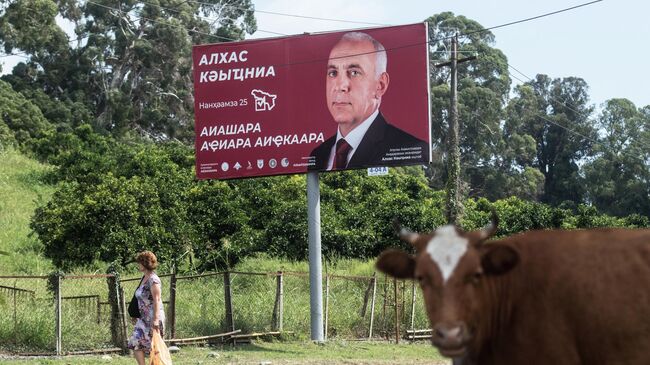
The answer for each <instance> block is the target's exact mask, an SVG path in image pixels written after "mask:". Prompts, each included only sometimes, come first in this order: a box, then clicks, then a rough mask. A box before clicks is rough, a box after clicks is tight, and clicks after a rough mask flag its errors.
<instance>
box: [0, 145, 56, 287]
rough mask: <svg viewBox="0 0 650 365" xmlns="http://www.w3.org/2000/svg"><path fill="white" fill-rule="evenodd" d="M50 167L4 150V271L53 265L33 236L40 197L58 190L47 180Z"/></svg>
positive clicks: (0, 212)
mask: <svg viewBox="0 0 650 365" xmlns="http://www.w3.org/2000/svg"><path fill="white" fill-rule="evenodd" d="M48 169H50V167H48V166H45V165H43V164H40V163H38V162H37V161H35V160H33V159H30V158H28V157H25V156H24V155H22V154H20V153H19V152H17V151H14V150H4V151H0V251H4V252H6V253H8V255H4V254H3V255H0V275H3V274H9V273H11V274H19V273H22V274H43V273H47V272H49V271H51V270H52V269H53V267H52V264H51V263H50V262H49V261H48V260H46V259H45V258H43V257H42V255H41V254H40V252H41V247H42V246H41V244H40V242H39V241H38V239H37V238H36V237H35V236H30V229H29V221H30V219H31V217H32V214H33V213H34V209H35V208H36V205H37V202H38V201H47V200H48V199H49V197H50V195H51V194H52V192H53V191H54V188H53V187H52V186H49V185H47V184H45V183H44V182H43V177H44V174H45V173H46V172H47V171H48Z"/></svg>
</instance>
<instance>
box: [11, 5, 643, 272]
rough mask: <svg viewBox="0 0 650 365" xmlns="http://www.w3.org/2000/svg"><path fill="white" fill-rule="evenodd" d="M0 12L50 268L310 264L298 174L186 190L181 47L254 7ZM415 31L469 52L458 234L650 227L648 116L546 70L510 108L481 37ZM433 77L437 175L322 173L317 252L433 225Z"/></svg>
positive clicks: (451, 29) (36, 224) (490, 38)
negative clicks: (152, 254)
mask: <svg viewBox="0 0 650 365" xmlns="http://www.w3.org/2000/svg"><path fill="white" fill-rule="evenodd" d="M0 5H1V6H0V45H2V47H3V48H4V50H5V51H6V52H10V51H22V52H24V54H25V55H26V61H25V62H23V63H20V64H18V65H17V66H16V67H15V68H14V69H13V70H12V73H11V74H8V75H4V76H3V77H2V80H3V81H0V150H5V149H6V148H7V147H9V146H17V147H18V148H19V149H20V150H21V151H23V152H24V153H25V154H27V155H30V156H34V157H36V158H37V159H39V160H40V161H42V162H44V163H47V164H50V165H51V166H53V168H52V169H49V170H48V171H47V173H44V174H42V176H41V178H42V179H40V180H39V181H40V182H44V181H46V182H48V183H50V184H52V186H54V189H55V192H54V194H53V195H52V197H51V199H49V200H47V199H44V200H41V201H39V203H38V208H37V209H36V211H35V213H34V215H33V218H32V220H31V229H32V230H33V232H34V233H36V235H35V236H34V237H38V239H39V240H40V242H41V243H42V247H40V249H42V252H43V253H44V254H45V255H46V256H47V257H48V258H50V259H52V260H53V262H54V264H55V265H56V266H58V267H60V268H64V269H72V268H75V267H84V266H87V265H95V264H96V263H98V262H103V263H105V262H115V263H116V264H118V265H125V264H126V263H128V262H129V261H130V260H131V258H132V255H133V253H134V252H136V251H138V250H141V249H143V248H151V249H153V250H155V251H156V252H157V253H159V255H160V256H161V257H162V258H163V259H165V260H168V261H171V260H180V259H181V258H182V260H183V261H182V262H184V263H185V262H187V263H189V264H190V265H194V267H196V268H200V269H208V268H213V267H227V266H230V267H232V266H233V265H236V264H237V263H238V262H239V261H240V260H241V259H242V258H245V257H248V256H251V255H254V254H256V253H258V252H266V253H269V254H271V255H274V256H280V257H285V258H289V259H292V260H301V259H304V258H306V257H307V221H306V196H305V195H306V194H305V177H304V176H280V177H270V178H259V179H247V180H241V181H196V180H195V179H194V178H193V175H194V171H193V168H194V167H193V166H194V158H193V153H192V149H191V147H190V145H189V144H190V143H189V142H190V141H191V139H192V138H191V137H192V125H193V117H192V114H193V111H192V108H193V98H192V94H191V72H190V48H191V45H193V44H200V43H206V42H218V41H229V40H238V39H242V38H243V37H244V35H245V33H251V32H253V31H255V27H256V25H255V19H254V17H253V6H252V3H251V2H250V0H238V1H234V2H233V1H229V2H225V1H222V0H210V1H205V2H185V3H180V4H179V3H176V2H172V1H167V0H164V1H157V2H153V3H152V2H142V1H131V2H126V3H121V4H116V3H114V2H105V1H93V2H78V1H75V0H65V1H63V0H61V1H53V0H37V1H26V0H0ZM116 6H119V7H120V8H119V9H118V10H119V11H116V10H115V9H114V7H116ZM57 17H60V19H65V20H67V21H69V22H70V23H71V24H73V25H74V32H75V34H76V36H77V38H76V39H69V37H68V35H66V34H65V32H63V30H62V29H61V27H60V26H59V24H58V23H57V22H56V21H55V19H56V18H57ZM427 21H428V22H429V23H430V25H431V31H430V33H429V34H430V35H431V43H430V51H431V52H432V53H431V55H432V57H431V58H432V60H433V62H434V63H437V62H439V61H443V60H444V59H441V57H442V55H445V56H444V57H446V53H445V52H443V51H445V50H447V49H448V42H449V39H450V38H449V37H450V36H452V35H453V34H455V33H456V32H459V33H461V34H463V33H465V34H466V35H465V36H461V42H460V51H461V52H462V53H461V54H462V55H464V56H466V55H469V54H472V53H476V54H478V56H479V57H478V58H477V59H476V60H472V61H470V62H464V63H461V64H460V66H459V70H458V74H459V82H458V90H459V114H460V123H461V141H460V144H461V145H460V148H461V153H462V158H461V159H462V161H461V162H462V164H461V167H462V171H461V178H462V181H463V184H462V189H461V190H462V192H463V194H464V196H465V197H466V199H465V202H464V205H465V212H464V215H463V217H462V220H461V224H462V225H463V226H464V227H466V228H468V229H470V228H477V227H480V226H482V225H483V224H485V223H486V222H487V221H488V219H489V211H490V209H491V207H494V208H495V209H496V210H497V212H498V213H499V215H500V217H501V218H502V225H501V227H500V230H499V232H498V234H500V235H506V234H512V233H515V232H519V231H522V230H527V229H536V228H551V227H560V228H582V227H592V226H603V225H613V226H647V225H648V217H649V216H650V106H646V107H643V108H637V107H636V106H635V105H633V104H632V103H631V102H629V101H628V100H625V99H611V100H609V101H608V102H607V103H606V104H605V105H603V109H602V110H601V111H600V112H599V113H598V114H596V112H595V106H593V105H591V104H589V95H588V85H587V84H586V82H585V81H584V80H582V79H580V78H578V77H565V78H553V77H550V76H547V75H541V74H540V75H537V76H536V78H535V79H534V80H530V81H529V82H526V83H524V84H522V85H519V86H517V87H516V88H515V89H514V92H513V94H512V95H513V97H512V98H509V97H510V92H511V79H510V74H509V71H508V63H507V58H506V55H504V54H503V53H502V52H501V51H500V50H498V49H497V48H494V47H493V45H494V44H495V40H496V39H495V36H494V35H493V34H492V33H491V32H489V31H486V30H485V29H484V28H483V27H482V25H480V24H478V23H477V22H476V21H473V20H471V19H468V18H466V17H464V16H456V15H454V14H452V13H449V12H446V13H441V14H436V15H433V16H431V17H429V18H428V19H427ZM431 70H432V74H431V105H432V109H431V110H432V137H433V142H432V144H433V145H432V149H433V155H434V161H433V163H432V164H430V165H428V166H425V168H424V169H422V168H421V167H409V168H395V169H391V173H390V175H388V176H384V177H367V176H366V174H365V172H364V171H348V172H342V173H327V174H322V175H321V200H322V204H321V223H322V246H323V253H324V255H325V256H326V257H328V258H336V257H354V258H369V257H373V256H375V255H377V254H378V253H379V252H380V251H381V250H382V249H384V248H386V247H388V246H398V245H401V243H400V242H398V241H397V240H396V238H395V235H394V233H393V229H392V224H391V222H392V221H393V219H395V218H398V219H399V220H400V221H401V222H402V224H404V225H406V226H409V227H410V228H411V229H414V230H421V231H424V230H430V229H433V228H434V227H436V226H439V225H441V224H443V223H445V220H444V218H443V217H444V212H443V209H444V206H445V205H444V200H445V194H444V192H442V188H443V187H444V185H445V181H446V177H447V175H448V174H447V171H446V167H445V165H444V163H443V162H444V160H445V155H446V139H447V122H448V121H447V118H448V112H447V107H448V99H449V87H448V82H449V69H448V68H446V67H441V68H436V67H432V68H431ZM599 212H605V213H607V214H611V216H609V215H602V214H601V213H599ZM0 248H2V247H0Z"/></svg>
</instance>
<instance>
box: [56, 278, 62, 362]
mask: <svg viewBox="0 0 650 365" xmlns="http://www.w3.org/2000/svg"><path fill="white" fill-rule="evenodd" d="M55 301H56V304H55V305H56V328H55V329H56V355H57V356H61V353H62V352H63V341H62V340H61V304H62V303H61V275H56V294H55Z"/></svg>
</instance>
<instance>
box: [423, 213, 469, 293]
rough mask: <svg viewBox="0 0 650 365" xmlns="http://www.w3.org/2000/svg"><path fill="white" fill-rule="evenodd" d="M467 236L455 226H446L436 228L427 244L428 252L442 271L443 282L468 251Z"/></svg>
mask: <svg viewBox="0 0 650 365" xmlns="http://www.w3.org/2000/svg"><path fill="white" fill-rule="evenodd" d="M468 243H469V242H468V241H467V238H464V237H461V236H459V235H458V233H457V232H456V228H455V227H454V226H451V225H449V226H444V227H440V228H438V229H437V230H436V233H435V235H434V236H433V238H432V239H431V241H429V244H428V245H427V253H429V256H431V259H432V260H433V262H435V263H436V264H437V265H438V268H440V272H442V280H443V282H447V280H449V277H450V276H451V274H452V273H453V272H454V270H455V269H456V265H458V261H460V258H461V257H463V255H465V252H467V245H468Z"/></svg>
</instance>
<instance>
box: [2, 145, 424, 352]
mask: <svg viewBox="0 0 650 365" xmlns="http://www.w3.org/2000/svg"><path fill="white" fill-rule="evenodd" d="M0 161H1V162H0V251H2V252H6V253H7V254H0V275H46V274H48V273H50V272H52V271H53V270H54V267H53V265H52V264H51V263H50V262H49V261H48V260H47V259H45V258H44V257H43V256H42V254H41V251H42V245H41V243H40V242H39V241H38V239H37V237H35V236H31V235H30V229H29V222H30V219H31V216H32V215H33V212H34V209H35V208H36V206H37V205H38V204H39V202H40V204H42V202H45V201H47V200H48V199H49V197H50V196H51V195H52V193H53V191H54V187H52V186H49V185H47V184H46V183H44V179H43V176H44V175H45V174H46V173H47V171H48V170H49V169H50V168H51V167H48V166H45V165H43V164H40V163H38V162H36V161H35V160H33V159H30V158H28V157H26V156H24V155H21V154H20V153H19V152H17V151H14V150H7V151H3V152H0ZM373 265H374V263H373V261H372V260H369V261H359V260H349V259H340V258H335V259H331V258H326V257H324V258H323V271H324V272H323V274H324V275H325V274H326V273H328V274H330V275H352V276H368V277H369V276H372V274H373V273H374V266H373ZM93 268H94V271H93V272H91V271H90V270H91V269H90V268H87V269H85V270H84V271H83V272H76V273H70V274H96V273H104V272H105V270H106V267H105V264H102V263H96V264H95V265H94V266H93ZM129 270H131V271H126V272H122V273H121V274H122V275H121V276H122V278H130V277H137V273H136V272H135V271H133V268H129ZM235 270H236V271H244V272H277V271H283V272H286V273H290V272H303V273H307V272H308V271H309V266H308V263H307V262H293V261H286V260H280V259H276V258H269V257H266V256H264V255H261V256H258V257H250V258H246V259H244V260H242V262H240V263H239V264H238V265H237V267H236V268H235ZM159 271H160V272H159V273H160V274H164V273H166V270H165V269H164V268H161V269H160V270H159ZM191 274H194V273H191ZM137 283H138V282H137V281H130V282H124V283H123V287H124V292H125V295H126V299H127V301H128V300H129V299H130V297H131V295H132V293H133V291H134V290H135V287H136V285H137ZM162 284H163V298H164V299H165V300H167V299H168V298H169V278H165V277H163V278H162ZM377 284H378V287H377V289H378V290H377V297H376V303H375V322H374V331H373V334H374V336H373V337H374V339H382V338H386V336H390V337H391V338H392V337H393V326H394V315H395V314H394V307H392V306H390V303H391V302H392V301H394V300H393V299H392V298H393V295H394V294H393V293H394V292H393V289H394V288H393V287H392V286H391V284H392V281H391V280H385V279H384V277H383V276H378V278H377ZM0 285H2V286H8V287H17V288H22V289H28V290H32V291H34V292H35V293H34V294H33V295H32V294H19V295H16V297H15V298H14V296H13V293H12V291H11V290H6V289H5V290H3V289H2V288H0V353H2V352H5V353H7V352H8V353H19V352H51V351H53V350H54V348H55V337H54V332H55V330H54V318H55V314H54V312H55V311H54V303H53V301H52V296H53V294H52V293H51V292H49V291H48V290H47V281H46V280H45V279H24V278H23V279H0ZM368 287H369V279H342V278H332V279H331V280H330V282H329V293H330V297H329V311H328V328H327V329H328V332H327V335H328V338H329V339H330V340H334V341H341V340H343V339H357V338H366V337H367V336H368V329H369V319H370V317H369V315H370V307H369V303H368V304H366V306H365V308H366V311H365V313H362V312H363V311H362V309H363V307H364V297H365V295H366V293H367V290H368ZM384 287H386V290H384V289H383V288H384ZM323 289H325V284H323ZM275 290H276V278H275V276H250V275H243V274H233V275H232V295H233V296H232V298H233V312H234V320H235V328H237V329H240V330H241V331H242V333H251V332H265V331H270V330H271V329H272V313H273V307H274V299H275ZM400 290H401V291H402V293H403V299H402V300H400V306H402V308H403V309H404V310H403V311H402V315H401V323H402V324H401V326H402V329H404V328H409V327H410V300H411V294H410V293H411V287H410V284H406V285H404V286H402V285H400ZM62 295H63V296H64V297H71V296H84V295H96V296H99V300H100V301H101V302H106V301H107V300H108V285H107V282H106V279H104V278H98V279H64V280H63V281H62ZM384 295H385V297H384ZM323 298H325V295H323ZM417 304H418V305H417V310H416V316H415V327H416V328H426V327H427V326H428V324H427V319H426V316H425V314H424V310H423V307H422V303H421V300H420V301H419V302H418V303H417ZM99 309H100V313H99V323H98V318H97V317H98V313H97V299H94V298H92V299H70V300H64V301H63V308H62V319H63V320H62V324H63V327H62V333H63V351H83V350H91V349H99V348H106V347H112V346H113V345H112V344H111V343H110V337H111V336H110V323H109V322H108V317H109V307H108V306H107V305H101V306H100V308H99ZM309 311H310V310H309V278H308V277H307V276H295V275H289V274H287V275H285V277H284V321H283V324H284V328H283V329H284V331H289V332H292V333H293V336H291V338H293V339H294V340H303V341H306V340H308V339H309V333H310V320H309V317H310V312H309ZM362 314H363V315H362ZM224 317H225V309H224V289H223V277H222V276H212V277H208V278H197V279H189V280H179V281H178V284H177V321H176V323H177V325H176V337H177V338H183V337H195V336H203V335H213V334H217V333H223V332H226V331H227V328H226V324H225V323H224ZM131 329H132V328H129V329H128V332H129V333H130V331H131ZM168 330H169V329H168ZM168 333H169V332H168ZM335 343H336V344H338V345H331V346H340V348H338V350H336V351H333V352H334V353H338V352H340V353H343V354H344V353H345V351H344V349H345V348H347V347H345V346H350V348H355V346H357V345H356V344H357V343H354V342H351V343H348V344H347V345H346V343H345V342H335ZM259 346H271V348H272V350H269V351H270V352H271V353H276V352H277V353H284V352H291V353H293V352H299V350H279V349H276V347H282V346H280V345H277V344H275V343H273V344H261V345H259ZM274 346H276V347H274ZM288 346H293V345H288ZM301 346H307V345H301ZM331 346H330V345H328V346H326V348H331ZM364 346H370V347H371V348H374V347H373V346H374V344H372V343H366V344H365V345H364ZM253 348H255V347H253ZM188 351H189V352H192V351H194V350H191V349H188ZM196 351H199V352H197V354H198V355H197V356H198V358H201V356H202V355H200V354H201V352H200V351H202V350H200V349H197V350H196ZM352 352H353V353H354V354H357V353H359V354H363V353H364V352H363V351H361V350H359V349H356V350H353V351H352ZM224 353H226V354H228V356H231V355H232V356H235V360H237V359H239V358H237V356H243V355H240V354H239V353H238V352H237V351H234V352H228V351H225V352H224ZM354 354H349V355H345V356H353V355H354ZM182 356H183V355H181V358H182ZM224 356H225V355H224ZM327 356H330V355H327ZM331 356H334V355H331ZM118 359H120V358H118ZM242 359H244V360H241V361H245V360H246V358H242ZM0 360H1V359H0ZM32 360H34V359H32ZM39 361H40V360H39ZM80 361H81V360H80ZM83 361H85V360H83ZM116 361H119V360H116ZM188 361H190V360H188ZM207 361H208V362H206V363H211V362H209V361H210V360H207ZM237 361H240V360H237ZM74 363H77V361H76V360H75V361H74ZM91 363H95V362H91ZM181 363H183V362H181ZM185 363H197V362H191V361H190V362H185ZM405 363H408V362H405Z"/></svg>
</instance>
